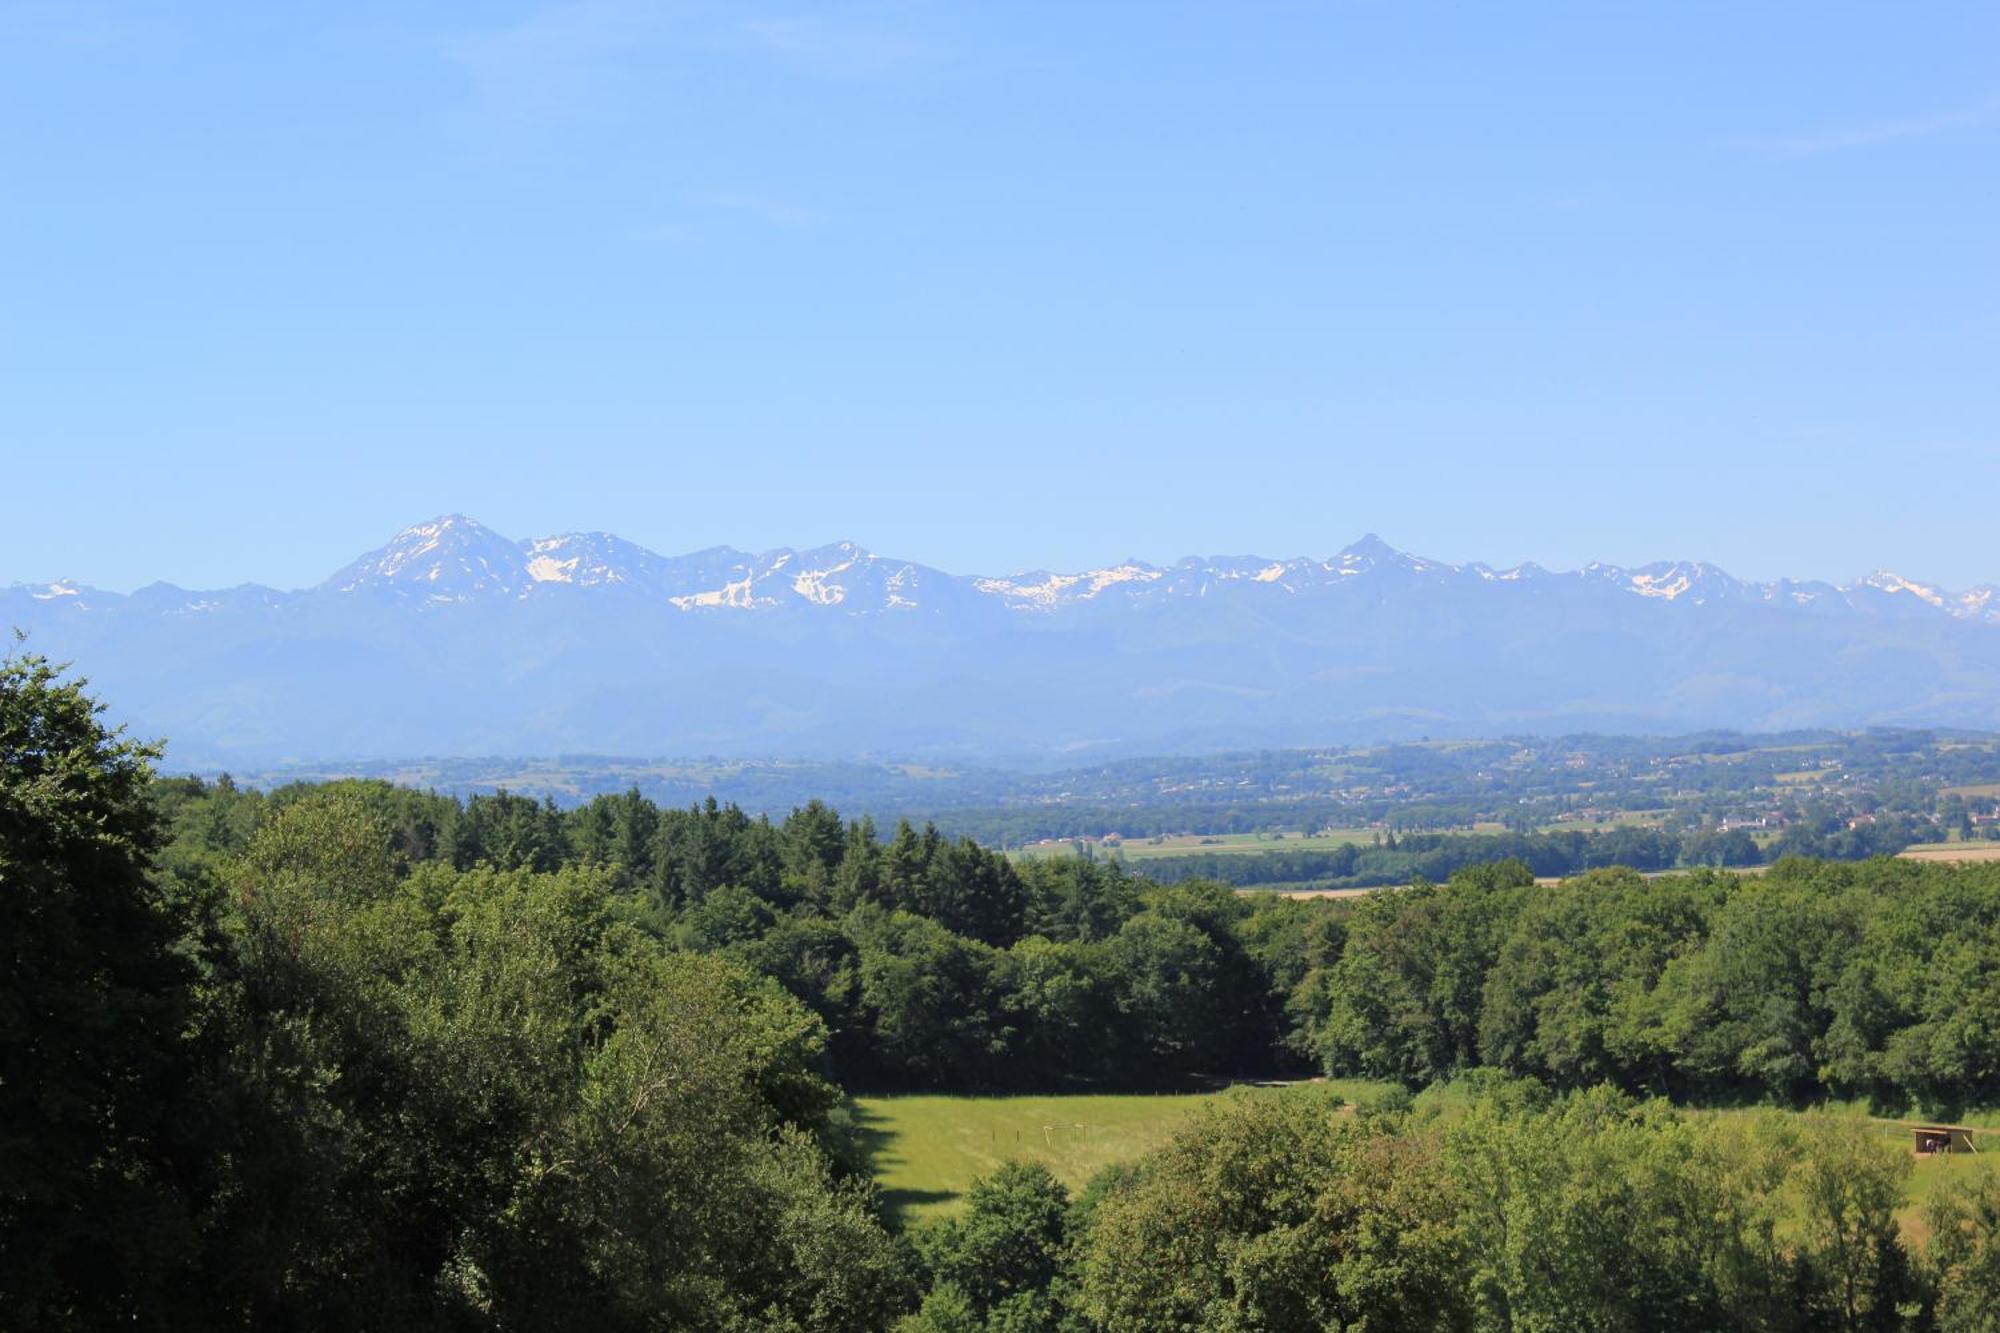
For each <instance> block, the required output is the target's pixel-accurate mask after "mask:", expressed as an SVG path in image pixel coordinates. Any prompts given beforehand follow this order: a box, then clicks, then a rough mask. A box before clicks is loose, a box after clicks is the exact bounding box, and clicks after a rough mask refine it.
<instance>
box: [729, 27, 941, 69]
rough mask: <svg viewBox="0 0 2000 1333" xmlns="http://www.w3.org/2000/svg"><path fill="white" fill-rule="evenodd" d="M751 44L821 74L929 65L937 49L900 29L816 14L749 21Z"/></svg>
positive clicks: (745, 31)
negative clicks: (859, 24)
mask: <svg viewBox="0 0 2000 1333" xmlns="http://www.w3.org/2000/svg"><path fill="white" fill-rule="evenodd" d="M743 35H744V36H745V37H746V38H747V39H748V40H749V42H750V44H751V45H752V46H753V47H756V48H759V49H761V50H764V51H766V52H768V53H770V54H771V55H774V56H778V57H780V58H782V59H784V60H787V61H790V62H792V63H794V64H797V65H801V66H803V67H805V68H807V69H811V70H813V71H815V72H817V73H821V74H834V75H839V76H843V77H850V78H865V77H869V76H873V75H880V74H888V73H893V72H895V71H898V70H903V69H908V68H911V67H912V66H916V65H922V64H926V63H929V62H930V61H932V60H933V59H935V57H936V54H937V53H936V51H935V50H934V49H933V48H932V47H930V46H928V45H927V44H925V43H923V42H920V41H917V40H915V39H914V38H911V37H909V36H906V35H904V34H902V33H897V32H891V31H888V30H885V29H877V28H863V27H857V26H853V25H850V24H839V23H829V22H827V21H826V20H824V19H818V18H782V19H780V18H772V19H752V20H751V21H749V22H747V23H745V24H744V25H743Z"/></svg>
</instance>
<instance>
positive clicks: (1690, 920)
mask: <svg viewBox="0 0 2000 1333" xmlns="http://www.w3.org/2000/svg"><path fill="white" fill-rule="evenodd" d="M1344 925H1345V938H1344V940H1343V942H1342V946H1341V949H1340V951H1339V956H1338V958H1337V959H1336V960H1335V961H1334V962H1333V963H1332V964H1331V965H1330V966H1328V967H1325V968H1324V969H1321V970H1319V971H1316V972H1315V973H1314V974H1313V975H1311V976H1309V977H1307V978H1306V979H1305V980H1304V981H1302V982H1301V984H1300V985H1299V986H1298V987H1297V988H1296V989H1295V990H1294V992H1293V993H1292V996H1291V1001H1290V1007H1291V1012H1292V1014H1293V1015H1294V1017H1295V1018H1296V1019H1297V1021H1298V1027H1297V1029H1296V1031H1295V1037H1296V1039H1297V1040H1299V1041H1300V1042H1302V1043H1304V1044H1305V1045H1307V1046H1309V1047H1310V1048H1311V1049H1313V1050H1314V1051H1316V1052H1317V1053H1318V1055H1319V1057H1320V1060H1321V1062H1322V1064H1323V1065H1324V1067H1325V1068H1326V1069H1328V1070H1329V1071H1333V1072H1338V1073H1359V1074H1367V1075H1371V1076H1376V1077H1383V1078H1394V1079H1399V1080H1402V1081H1403V1082H1405V1083H1407V1084H1409V1085H1410V1086H1412V1087H1420V1086H1422V1085H1424V1084H1427V1083H1429V1082H1431V1081H1433V1080H1435V1079H1438V1078H1440V1077H1443V1076H1445V1075H1447V1074H1449V1073H1452V1072H1453V1071H1459V1070H1465V1069H1470V1068H1476V1067H1481V1066H1485V1067H1491V1068H1495V1069H1499V1070H1504V1071H1506V1072H1508V1073H1511V1074H1523V1075H1530V1076H1533V1077H1535V1078H1537V1079H1540V1080H1542V1081H1544V1082H1546V1083H1548V1084H1550V1085H1551V1086H1554V1087H1558V1088H1581V1087H1590V1086H1594V1085H1596V1084H1598V1083H1604V1082H1609V1083H1612V1084H1615V1085H1617V1086H1619V1087H1622V1088H1626V1089H1629V1090H1633V1091H1641V1092H1651V1093H1659V1094H1663V1095H1668V1096H1671V1097H1674V1098H1676V1099H1683V1100H1703V1101H1716V1100H1737V1099H1774V1100H1779V1101H1784V1102H1790V1103H1798V1102H1802V1101H1807V1100H1813V1099H1818V1098H1821V1097H1826V1096H1835V1097H1866V1098H1869V1099H1871V1100H1872V1101H1873V1102H1874V1103H1875V1104H1876V1106H1877V1107H1878V1108H1884V1109H1887V1108H1894V1107H1906V1106H1910V1105H1913V1104H1914V1105H1921V1106H1923V1107H1925V1108H1928V1109H1930V1110H1931V1111H1932V1112H1933V1113H1935V1112H1938V1111H1940V1110H1943V1111H1948V1110H1949V1109H1950V1108H1954V1107H1961V1106H1968V1105H1994V1104H2000V1025H1996V1024H1995V1023H1994V1022H1993V1017H1992V1016H1993V1015H1994V1014H1995V1013H1996V1012H2000V865H1991V864H1983V865H1968V866H1942V865H1935V864H1923V863H1917V862H1911V861H1899V860H1888V859H1879V860H1874V861H1869V862H1864V863H1859V864H1841V863H1835V862H1827V861H1806V860H1786V861H1781V862H1779V863H1778V864H1777V865H1776V866H1774V867H1773V868H1772V869H1771V870H1770V871H1769V872H1768V873H1767V874H1764V875H1762V876H1756V877H1746V876H1735V875H1728V874H1722V873H1717V872H1713V871H1698V872H1694V873H1691V874H1688V875H1683V876H1669V877H1665V878H1661V879H1654V880H1645V879H1641V878H1640V877H1639V876H1638V875H1636V874H1634V873H1632V872H1631V871H1626V870H1596V871H1591V872H1589V873H1587V874H1584V875H1582V876H1579V877H1576V878H1573V879H1569V880H1566V881H1564V882H1563V883H1561V884H1557V885H1542V886H1537V885H1536V884H1535V883H1534V881H1533V879H1532V877H1531V875H1530V873H1529V871H1528V868H1527V867H1525V866H1523V865H1521V864H1519V863H1518V862H1513V863H1505V864H1501V865H1495V866H1487V867H1482V868H1479V869H1474V870H1466V871H1461V872H1460V873H1459V874H1458V875H1456V876H1454V877H1453V878H1452V879H1451V880H1449V881H1448V882H1446V883H1444V884H1441V885H1427V884H1420V885H1418V886H1417V887H1415V888H1412V889H1409V890H1405V891H1400V892H1394V893H1381V894H1374V895H1370V896H1368V897H1366V898H1364V899H1361V900H1359V901H1358V902H1357V903H1356V905H1355V908H1354V910H1353V913H1352V914H1351V915H1350V916H1348V917H1347V918H1346V920H1345V923H1344Z"/></svg>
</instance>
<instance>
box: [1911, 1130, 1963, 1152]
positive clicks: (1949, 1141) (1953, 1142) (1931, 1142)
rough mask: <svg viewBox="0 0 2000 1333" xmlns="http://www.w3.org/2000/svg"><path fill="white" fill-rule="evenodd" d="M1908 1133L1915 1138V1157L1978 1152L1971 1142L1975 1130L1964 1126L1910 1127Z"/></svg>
mask: <svg viewBox="0 0 2000 1333" xmlns="http://www.w3.org/2000/svg"><path fill="white" fill-rule="evenodd" d="M1910 1132H1911V1133H1912V1134H1914V1135H1915V1136H1916V1141H1917V1142H1916V1149H1917V1156H1919V1157H1929V1156H1931V1155H1932V1154H1934V1153H1941V1152H1978V1151H1979V1148H1978V1146H1977V1145H1975V1144H1974V1143H1973V1141H1972V1138H1973V1135H1974V1134H1976V1133H1978V1131H1977V1130H1974V1129H1970V1128H1968V1127H1967V1126H1965V1125H1912V1126H1910Z"/></svg>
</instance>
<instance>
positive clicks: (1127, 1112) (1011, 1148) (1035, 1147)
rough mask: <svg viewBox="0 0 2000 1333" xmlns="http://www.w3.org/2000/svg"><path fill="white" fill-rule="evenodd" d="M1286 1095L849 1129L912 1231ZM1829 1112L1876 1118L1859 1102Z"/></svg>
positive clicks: (1896, 1138)
mask: <svg viewBox="0 0 2000 1333" xmlns="http://www.w3.org/2000/svg"><path fill="white" fill-rule="evenodd" d="M1324 1086H1326V1087H1328V1088H1330V1089H1331V1090H1332V1091H1334V1092H1336V1093H1338V1094H1339V1095H1340V1096H1342V1097H1344V1098H1346V1099H1347V1100H1348V1101H1350V1102H1359V1101H1364V1100H1366V1099H1368V1098H1371V1097H1373V1096H1375V1095H1377V1094H1379V1093H1381V1092H1383V1091H1385V1090H1386V1089H1387V1088H1388V1087H1389V1085H1388V1084H1385V1083H1374V1082H1370V1081H1368V1080H1365V1079H1334V1080H1332V1081H1330V1082H1329V1083H1327V1084H1325V1085H1324ZM1277 1095H1281V1091H1280V1090H1277V1089H1270V1088H1257V1087H1237V1088H1231V1089H1229V1090H1228V1091H1226V1092H1211V1093H1186V1094H1135V1095H1105V1096H1066V1097H937V1096H914V1097H857V1098H854V1099H852V1100H851V1101H849V1102H848V1104H847V1111H848V1116H849V1133H850V1134H851V1135H852V1136H853V1138H854V1141H855V1143H856V1145H857V1147H858V1149H859V1151H860V1152H862V1153H863V1154H865V1155H866V1156H867V1158H868V1160H869V1161H870V1162H871V1163H872V1165H873V1167H874V1172H875V1179H876V1182H877V1183H878V1184H879V1185H880V1186H881V1187H882V1193H883V1198H884V1200H885V1201H886V1202H887V1203H888V1205H889V1207H890V1208H891V1209H892V1210H894V1212H895V1213H896V1214H897V1216H898V1217H899V1219H900V1220H902V1221H903V1222H905V1223H910V1222H923V1221H927V1220H932V1219H936V1218H940V1217H946V1216H950V1215H951V1214H953V1213H955V1212H957V1211H958V1209H959V1208H960V1207H961V1206H962V1205H963V1203H964V1200H965V1194H966V1191H967V1190H968V1189H970V1188H971V1186H972V1183H973V1181H975V1180H977V1179H979V1178H980V1177H981V1176H984V1175H989V1174H991V1173H992V1172H993V1171H994V1170H995V1169H996V1168H998V1167H1000V1166H1002V1165H1004V1164H1005V1163H1007V1162H1009V1161H1030V1162H1041V1163H1043V1164H1044V1165H1046V1166H1047V1167H1048V1168H1049V1170H1051V1171H1052V1172H1054V1173H1055V1175H1056V1178H1057V1179H1059V1180H1061V1181H1062V1182H1063V1183H1064V1184H1065V1185H1067V1186H1069V1188H1070V1189H1071V1191H1072V1192H1074V1191H1076V1190H1080V1189H1082V1188H1083V1186H1084V1185H1085V1184H1087V1183H1088V1182H1089V1181H1090V1179H1091V1177H1093V1176H1095V1175H1096V1174H1097V1173H1098V1172H1100V1171H1102V1170H1104V1168H1106V1167H1108V1166H1113V1165H1116V1164H1118V1163H1121V1162H1130V1161H1133V1160H1135V1159H1137V1158H1139V1157H1141V1156H1143V1155H1144V1154H1146V1153H1148V1152H1150V1151H1152V1150H1153V1149H1155V1148H1158V1147H1160V1146H1161V1145H1162V1144H1164V1143H1165V1142H1166V1141H1167V1140H1168V1139H1169V1138H1171V1137H1172V1136H1173V1133H1174V1131H1175V1130H1176V1129H1177V1128H1179V1127H1180V1125H1181V1124H1182V1123H1183V1122H1184V1121H1185V1120H1186V1119H1187V1117H1188V1116H1189V1115H1190V1114H1191V1113H1192V1112H1193V1111H1194V1110H1196V1108H1198V1107H1200V1106H1203V1105H1205V1104H1207V1103H1210V1102H1214V1101H1217V1100H1219V1099H1222V1098H1228V1097H1268V1096H1277ZM1464 1100H1465V1095H1464V1093H1463V1092H1462V1091H1461V1089H1460V1087H1459V1086H1458V1085H1452V1084H1445V1085H1441V1086H1438V1087H1435V1088H1432V1089H1431V1090H1430V1091H1429V1092H1426V1093H1425V1094H1423V1096H1422V1097H1420V1098H1419V1105H1420V1106H1423V1107H1426V1108H1428V1109H1429V1110H1432V1111H1437V1112H1442V1113H1443V1114H1445V1115H1447V1116H1450V1115H1451V1114H1452V1113H1453V1111H1454V1109H1455V1108H1457V1107H1458V1106H1460V1105H1462V1104H1463V1102H1464ZM1828 1109H1831V1110H1834V1111H1836V1112H1840V1113H1843V1114H1851V1115H1855V1116H1866V1115H1867V1111H1866V1109H1865V1108H1864V1107H1862V1106H1860V1105H1858V1104H1856V1105H1838V1106H1833V1107H1830V1108H1828ZM1709 1114H1714V1115H1723V1116H1729V1115H1740V1114H1747V1112H1744V1111H1737V1110H1721V1111H1714V1112H1709ZM1954 1123H1958V1124H1970V1125H1973V1126H1976V1127H1981V1128H1988V1129H1992V1130H1994V1134H1993V1140H1994V1142H1995V1143H1996V1145H2000V1111H1985V1112H1974V1113H1971V1114H1969V1115H1966V1116H1963V1117H1961V1118H1959V1119H1957V1120H1955V1121H1954ZM1880 1129H1881V1132H1882V1134H1883V1136H1884V1138H1885V1140H1889V1141H1893V1142H1895V1143H1896V1144H1898V1145H1899V1146H1900V1145H1902V1144H1903V1143H1904V1142H1906V1141H1907V1138H1908V1131H1907V1130H1906V1129H1903V1128H1900V1127H1898V1126H1896V1125H1894V1124H1887V1123H1885V1124H1881V1125H1880ZM1982 1137H1984V1136H1982ZM1994 1171H2000V1152H1993V1151H1989V1152H1987V1153H1985V1154H1981V1155H1971V1156H1967V1155H1957V1156H1936V1157H1925V1158H1918V1159H1917V1160H1916V1163H1915V1169H1914V1170H1913V1172H1912V1173H1911V1176H1910V1180H1909V1186H1908V1190H1907V1196H1906V1202H1905V1205H1904V1207H1903V1208H1902V1210H1901V1211H1900V1213H1899V1215H1898V1216H1899V1218H1900V1220H1901V1221H1902V1223H1903V1225H1904V1227H1905V1228H1906V1229H1907V1230H1911V1231H1918V1230H1920V1229H1921V1225H1922V1223H1921V1217H1920V1214H1921V1211H1922V1207H1923V1204H1924V1202H1925V1201H1926V1200H1927V1199H1929V1198H1930V1197H1931V1195H1933V1194H1935V1193H1936V1192H1937V1191H1938V1190H1939V1189H1940V1188H1942V1187H1943V1186H1944V1185H1945V1184H1946V1183H1947V1182H1948V1181H1952V1180H1956V1179H1961V1178H1965V1177H1968V1176H1973V1175H1977V1174H1979V1173H1982V1172H1994Z"/></svg>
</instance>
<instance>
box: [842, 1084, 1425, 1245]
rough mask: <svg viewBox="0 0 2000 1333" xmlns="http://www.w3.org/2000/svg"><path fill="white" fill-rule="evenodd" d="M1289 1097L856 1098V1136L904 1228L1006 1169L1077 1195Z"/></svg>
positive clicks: (1360, 1093)
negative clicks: (1050, 1177)
mask: <svg viewBox="0 0 2000 1333" xmlns="http://www.w3.org/2000/svg"><path fill="white" fill-rule="evenodd" d="M1320 1086H1330V1087H1332V1088H1333V1089H1334V1090H1335V1091H1336V1092H1338V1093H1339V1094H1340V1095H1341V1096H1343V1097H1346V1098H1348V1099H1349V1100H1352V1101H1359V1100H1362V1099H1364V1098H1369V1097H1373V1096H1378V1095H1380V1094H1382V1093H1385V1092H1387V1091H1388V1090H1389V1088H1390V1086H1391V1085H1389V1084H1386V1083H1376V1082H1372V1081H1370V1080H1367V1079H1336V1080H1333V1081H1332V1082H1331V1083H1330V1084H1326V1083H1322V1084H1320ZM1283 1091H1284V1089H1283V1088H1280V1087H1272V1086H1256V1085H1246V1086H1241V1087H1235V1088H1230V1089H1227V1090H1224V1091H1221V1092H1197V1093H1133V1094H1122V1095H1121V1094H1098V1095H1077V1096H1054V1097H947V1096H927V1095H916V1096H901V1097H856V1098H853V1099H851V1100H850V1101H849V1103H848V1115H849V1121H848V1132H849V1134H850V1136H851V1138H850V1143H851V1145H852V1147H853V1149H854V1150H855V1151H857V1152H858V1153H859V1154H860V1155H861V1156H862V1157H863V1158H864V1159H865V1160H866V1161H867V1163H868V1164H869V1167H870V1169H871V1170H872V1172H873V1174H874V1177H875V1182H876V1184H877V1185H878V1186H880V1188H881V1190H882V1194H883V1201H884V1203H886V1204H887V1205H888V1207H889V1208H890V1209H892V1210H893V1211H894V1212H895V1213H896V1214H897V1215H898V1216H899V1217H900V1218H901V1219H902V1220H903V1221H905V1222H921V1221H926V1220H930V1219H934V1218H938V1217H943V1216H948V1215H950V1214H952V1213H955V1212H956V1211H958V1209H959V1208H960V1206H961V1205H962V1204H963V1203H964V1200H965V1194H966V1191H967V1190H969V1189H970V1188H971V1187H972V1183H973V1181H975V1180H978V1179H979V1178H980V1177H982V1176H987V1175H991V1174H992V1173H993V1172H994V1171H996V1170H998V1169H999V1168H1000V1167H1002V1166H1004V1165H1005V1164H1006V1163H1008V1162H1037V1163H1040V1164H1041V1165H1043V1166H1046V1167H1047V1168H1048V1169H1049V1170H1050V1172H1051V1173H1053V1174H1054V1176H1055V1177H1056V1179H1057V1180H1060V1181H1061V1182H1062V1183H1063V1184H1064V1185H1066V1186H1068V1187H1069V1188H1070V1190H1071V1191H1072V1192H1075V1191H1078V1190H1081V1189H1082V1188H1083V1187H1084V1186H1085V1185H1087V1184H1088V1183H1089V1182H1090V1180H1091V1178H1092V1177H1094V1176H1096V1175H1097V1174H1098V1173H1099V1172H1100V1171H1103V1170H1104V1169H1105V1168H1106V1167H1111V1166H1121V1165H1124V1164H1126V1163H1129V1162H1134V1161H1137V1160H1138V1159H1139V1158H1141V1157H1143V1156H1145V1155H1146V1154H1147V1153H1149V1152H1152V1151H1153V1150H1154V1149H1156V1148H1159V1147H1161V1146H1163V1145H1164V1144H1165V1143H1166V1142H1167V1141H1168V1140H1169V1139H1171V1138H1172V1137H1173V1136H1174V1134H1175V1132H1176V1131H1178V1130H1179V1129H1180V1128H1181V1127H1182V1126H1183V1125H1185V1124H1186V1123H1187V1120H1188V1117H1189V1116H1190V1115H1192V1114H1193V1113H1195V1112H1196V1111H1198V1110H1200V1109H1201V1108H1203V1107H1205V1106H1210V1105H1214V1104H1215V1103H1217V1102H1220V1101H1224V1100H1226V1099H1233V1098H1243V1097H1272V1096H1279V1095H1282V1093H1283Z"/></svg>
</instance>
